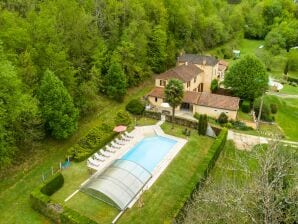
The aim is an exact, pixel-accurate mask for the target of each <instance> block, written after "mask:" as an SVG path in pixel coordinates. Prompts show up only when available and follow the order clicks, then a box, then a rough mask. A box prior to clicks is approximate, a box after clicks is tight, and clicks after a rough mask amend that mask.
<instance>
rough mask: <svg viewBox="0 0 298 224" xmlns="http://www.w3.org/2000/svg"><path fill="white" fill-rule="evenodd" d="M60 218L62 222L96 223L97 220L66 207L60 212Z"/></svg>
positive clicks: (75, 223)
mask: <svg viewBox="0 0 298 224" xmlns="http://www.w3.org/2000/svg"><path fill="white" fill-rule="evenodd" d="M60 219H61V223H63V224H64V223H65V224H97V222H95V221H93V220H91V219H89V218H88V217H86V216H83V215H81V214H80V213H78V212H76V211H75V210H73V209H70V208H68V207H64V211H63V213H61V215H60Z"/></svg>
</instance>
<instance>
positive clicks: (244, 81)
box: [224, 55, 269, 100]
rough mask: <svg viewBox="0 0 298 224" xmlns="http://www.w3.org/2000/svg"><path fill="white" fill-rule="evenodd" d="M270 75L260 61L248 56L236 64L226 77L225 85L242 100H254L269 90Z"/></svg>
mask: <svg viewBox="0 0 298 224" xmlns="http://www.w3.org/2000/svg"><path fill="white" fill-rule="evenodd" d="M268 81H269V78H268V74H267V73H266V69H265V67H264V65H263V64H262V62H261V61H259V59H257V58H256V57H255V56H250V55H247V56H245V57H244V58H242V59H240V60H239V61H237V62H235V64H233V65H232V66H231V67H230V68H229V71H228V72H227V74H226V75H225V80H224V85H225V87H226V88H230V89H231V90H232V91H233V93H234V94H235V95H236V96H239V97H240V98H242V99H248V100H254V99H255V98H257V97H259V96H261V95H262V94H263V93H264V92H265V91H266V90H267V89H268Z"/></svg>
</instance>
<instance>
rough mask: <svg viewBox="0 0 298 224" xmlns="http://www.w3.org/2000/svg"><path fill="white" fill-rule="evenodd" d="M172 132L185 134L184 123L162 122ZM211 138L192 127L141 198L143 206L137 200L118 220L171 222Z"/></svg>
mask: <svg viewBox="0 0 298 224" xmlns="http://www.w3.org/2000/svg"><path fill="white" fill-rule="evenodd" d="M162 128H163V130H164V131H165V132H166V133H168V134H171V135H175V136H178V137H185V136H184V135H183V134H182V131H183V129H185V127H181V126H177V125H176V126H175V128H174V129H171V124H168V123H165V124H163V125H162ZM212 142H213V139H211V138H208V137H203V136H199V135H198V134H197V132H196V131H195V130H192V133H191V136H190V138H189V141H188V143H187V144H186V145H185V147H184V148H183V149H182V151H180V153H179V154H178V155H177V156H176V158H175V159H174V160H173V161H172V162H171V164H170V165H169V166H168V168H167V169H166V170H165V172H164V173H163V174H162V175H161V176H160V177H159V178H158V180H157V181H156V182H155V183H154V185H153V186H152V187H151V188H150V189H149V190H148V191H146V192H145V193H144V194H143V195H142V198H141V201H142V203H143V205H142V206H140V205H139V203H138V202H137V203H136V205H135V206H134V207H133V208H132V209H129V210H128V211H127V212H125V213H124V215H123V216H122V217H121V218H120V220H119V223H150V224H151V223H171V222H172V219H173V217H174V216H175V215H176V214H177V212H178V211H179V209H180V208H181V207H182V206H183V203H184V201H185V200H186V198H187V197H188V196H189V194H190V193H191V191H192V189H193V187H194V185H195V184H196V183H197V181H198V179H199V177H200V175H201V174H200V171H198V170H197V167H198V165H199V164H200V162H201V161H202V159H203V158H204V156H205V155H206V154H207V152H208V149H209V148H210V146H211V144H212Z"/></svg>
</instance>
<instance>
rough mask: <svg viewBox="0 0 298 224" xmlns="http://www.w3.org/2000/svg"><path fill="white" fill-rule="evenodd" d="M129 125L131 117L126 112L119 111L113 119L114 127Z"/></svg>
mask: <svg viewBox="0 0 298 224" xmlns="http://www.w3.org/2000/svg"><path fill="white" fill-rule="evenodd" d="M130 123H131V117H130V115H129V113H128V112H126V111H119V112H118V113H117V116H116V117H115V124H116V125H129V124H130Z"/></svg>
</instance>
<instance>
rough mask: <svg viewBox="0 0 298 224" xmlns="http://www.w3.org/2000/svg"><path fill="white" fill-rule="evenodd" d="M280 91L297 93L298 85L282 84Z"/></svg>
mask: <svg viewBox="0 0 298 224" xmlns="http://www.w3.org/2000/svg"><path fill="white" fill-rule="evenodd" d="M280 93H284V94H295V95H298V86H291V85H284V87H283V88H282V89H281V91H280Z"/></svg>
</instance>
